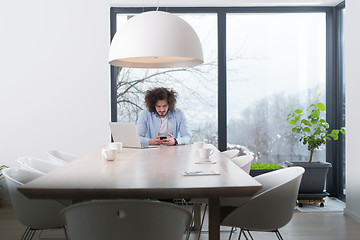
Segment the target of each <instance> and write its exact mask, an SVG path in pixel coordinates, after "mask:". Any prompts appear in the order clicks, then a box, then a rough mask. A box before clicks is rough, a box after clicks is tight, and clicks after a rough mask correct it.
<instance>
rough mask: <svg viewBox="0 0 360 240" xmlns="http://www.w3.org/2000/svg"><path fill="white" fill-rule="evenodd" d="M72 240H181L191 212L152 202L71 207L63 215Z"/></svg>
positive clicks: (104, 201) (89, 203) (90, 204)
mask: <svg viewBox="0 0 360 240" xmlns="http://www.w3.org/2000/svg"><path fill="white" fill-rule="evenodd" d="M60 215H61V217H62V219H63V221H64V224H65V225H66V229H67V235H68V237H69V239H72V240H84V239H86V240H99V239H106V240H114V239H126V240H144V239H156V240H169V239H171V240H177V239H178V240H180V239H182V237H183V235H184V233H185V231H186V230H187V229H188V227H189V224H190V219H191V213H190V212H189V211H187V210H186V209H184V208H181V207H180V206H176V205H174V204H170V203H165V202H159V201H150V200H97V201H90V202H83V203H78V204H74V205H71V206H69V207H67V208H65V209H64V210H63V211H62V212H61V213H60Z"/></svg>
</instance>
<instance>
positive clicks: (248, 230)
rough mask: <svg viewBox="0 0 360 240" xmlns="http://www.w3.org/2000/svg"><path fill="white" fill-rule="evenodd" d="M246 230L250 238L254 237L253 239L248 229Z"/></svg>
mask: <svg viewBox="0 0 360 240" xmlns="http://www.w3.org/2000/svg"><path fill="white" fill-rule="evenodd" d="M246 231H247V232H248V234H249V236H250V238H251V240H254V239H253V237H252V236H251V233H250V231H249V230H246Z"/></svg>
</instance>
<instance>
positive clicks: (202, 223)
mask: <svg viewBox="0 0 360 240" xmlns="http://www.w3.org/2000/svg"><path fill="white" fill-rule="evenodd" d="M206 208H207V204H205V207H204V214H203V216H202V218H201V223H200V229H199V235H198V240H199V239H200V235H201V230H202V227H203V225H204V219H205V214H206Z"/></svg>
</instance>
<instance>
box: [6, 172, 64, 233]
mask: <svg viewBox="0 0 360 240" xmlns="http://www.w3.org/2000/svg"><path fill="white" fill-rule="evenodd" d="M3 174H4V176H5V180H6V184H7V187H8V191H9V195H10V200H11V203H12V206H13V210H14V213H15V216H16V218H17V219H18V220H19V221H20V222H21V223H22V224H24V225H25V226H26V227H27V228H26V230H25V232H24V234H23V236H22V238H21V239H22V240H26V239H29V240H30V239H32V237H33V236H34V234H35V232H36V231H37V230H45V229H55V228H61V227H62V226H63V224H62V223H61V221H60V216H59V212H60V211H61V210H62V209H63V208H64V206H63V205H62V204H60V203H59V202H57V201H55V200H33V199H29V198H27V197H25V196H24V195H23V194H22V193H20V192H19V191H18V190H17V188H18V187H20V186H22V185H23V184H25V183H27V182H30V181H32V180H34V179H36V178H38V177H40V176H42V174H40V173H36V172H33V171H30V170H27V169H21V168H7V169H5V170H3Z"/></svg>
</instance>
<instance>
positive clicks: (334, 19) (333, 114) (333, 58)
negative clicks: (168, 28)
mask: <svg viewBox="0 0 360 240" xmlns="http://www.w3.org/2000/svg"><path fill="white" fill-rule="evenodd" d="M344 7H345V3H344V2H342V3H340V4H339V5H337V6H335V7H323V6H318V7H317V6H315V7H314V6H311V7H306V6H302V7H166V8H162V7H160V8H159V10H161V11H167V12H170V13H216V14H217V19H218V23H217V24H218V141H219V142H218V148H219V150H220V151H224V150H226V147H227V96H226V92H227V85H226V83H227V78H226V70H227V69H226V14H227V13H312V12H324V13H326V56H327V57H326V105H327V113H326V119H327V121H328V123H329V124H330V126H331V127H332V128H340V127H341V126H344V123H343V120H342V118H341V116H342V115H341V113H342V111H343V102H342V99H343V94H342V93H343V84H342V83H343V79H342V77H341V78H340V75H341V74H342V73H341V71H342V69H341V68H340V67H339V66H340V64H342V59H341V55H340V53H339V51H338V49H339V44H340V40H339V34H340V33H341V31H342V30H340V25H341V23H340V22H339V21H340V20H339V14H340V11H341V9H342V8H344ZM155 10H156V7H146V8H145V7H111V8H110V39H112V38H113V36H114V35H115V33H116V15H117V14H131V13H133V14H138V13H141V12H144V11H155ZM110 71H111V96H110V97H111V121H113V122H116V121H117V99H116V95H117V92H116V91H117V88H116V68H115V67H114V66H111V70H110ZM339 111H340V112H339ZM339 113H340V114H339ZM338 145H339V144H334V141H329V142H327V148H326V161H327V162H330V163H331V164H332V165H333V167H332V168H330V170H329V173H328V175H327V191H328V192H329V193H330V196H334V197H339V198H341V199H343V200H344V199H345V196H344V194H342V192H341V191H340V190H341V187H343V181H342V180H341V179H343V167H342V163H343V161H344V159H343V157H342V156H343V154H342V153H343V152H344V151H345V149H344V148H343V147H342V146H341V147H340V146H338ZM336 159H340V160H339V161H336Z"/></svg>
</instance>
